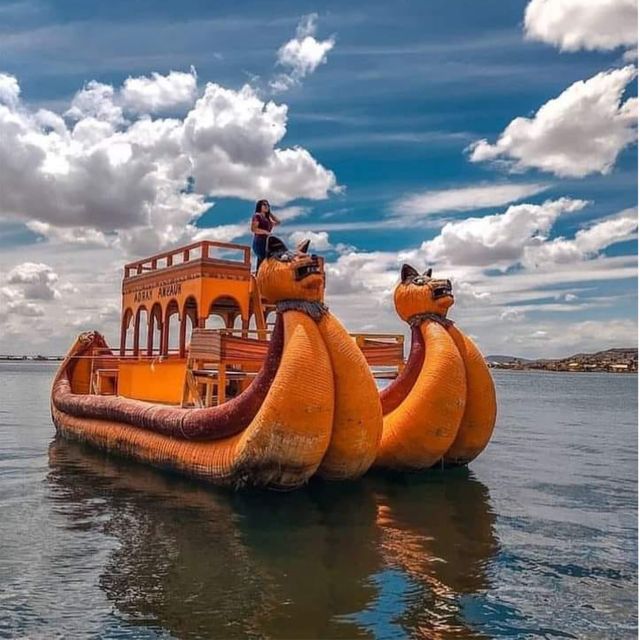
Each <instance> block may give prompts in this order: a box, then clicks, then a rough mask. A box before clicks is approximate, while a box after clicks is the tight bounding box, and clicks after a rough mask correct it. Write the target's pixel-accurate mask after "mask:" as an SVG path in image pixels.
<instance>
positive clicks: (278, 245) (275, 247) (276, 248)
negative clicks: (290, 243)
mask: <svg viewBox="0 0 640 640" xmlns="http://www.w3.org/2000/svg"><path fill="white" fill-rule="evenodd" d="M286 252H287V246H286V245H285V243H284V242H282V240H280V238H276V237H275V236H268V237H267V258H271V257H272V256H279V255H281V254H283V253H286Z"/></svg>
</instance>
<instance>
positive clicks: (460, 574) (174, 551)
mask: <svg viewBox="0 0 640 640" xmlns="http://www.w3.org/2000/svg"><path fill="white" fill-rule="evenodd" d="M49 464H50V472H49V475H48V482H49V495H50V498H51V500H52V501H53V502H54V504H55V505H56V507H55V508H56V510H57V511H58V512H59V513H60V514H61V515H63V516H64V518H65V519H67V520H68V522H69V526H70V527H77V526H82V527H83V528H85V530H86V529H89V530H90V531H92V532H95V535H96V539H98V540H99V539H100V538H101V537H102V536H104V535H107V536H108V537H111V538H114V539H115V540H116V541H117V543H118V545H117V547H116V548H115V549H112V550H111V551H109V555H108V560H107V562H106V564H105V566H104V570H103V571H102V574H101V577H100V588H101V589H102V590H103V591H104V593H105V594H106V596H107V598H108V599H109V600H110V601H111V602H113V604H114V605H115V606H116V608H117V610H118V611H119V612H120V613H121V615H122V617H123V618H124V619H125V620H126V621H127V622H129V623H130V624H132V625H140V626H143V627H153V628H156V629H158V628H161V629H164V630H166V631H168V632H169V633H171V634H172V635H175V636H177V637H180V638H196V637H208V638H218V637H224V638H235V637H237V638H244V637H247V636H260V637H279V638H285V637H292V638H293V637H295V638H303V637H313V638H319V637H331V638H355V637H372V636H376V637H382V636H385V635H394V636H396V637H397V636H398V635H400V636H403V635H409V636H416V635H418V636H423V637H424V636H428V637H438V638H440V637H442V638H445V637H451V638H453V637H455V638H465V637H468V638H478V637H483V636H482V635H481V634H479V633H477V632H475V631H474V630H473V629H472V628H471V626H470V625H469V624H468V623H466V622H465V619H464V616H463V612H462V609H461V604H460V603H461V599H464V597H465V595H468V594H474V593H482V592H483V590H485V589H487V588H488V587H489V581H488V574H487V565H488V564H489V562H490V561H491V559H492V557H493V556H494V555H495V554H496V552H497V540H496V537H495V534H494V515H493V512H492V510H491V507H490V502H489V495H488V491H487V489H486V487H485V486H484V485H483V484H481V483H480V482H478V481H477V480H476V479H474V477H473V474H472V473H471V472H469V471H468V470H466V469H457V470H452V471H447V472H446V473H445V474H439V473H437V472H436V473H431V474H428V475H423V476H403V475H400V476H391V477H386V476H375V477H366V478H364V479H363V480H362V481H360V482H356V483H344V484H342V483H341V484H328V483H324V482H312V483H311V484H310V485H309V486H308V487H306V488H305V489H303V490H300V491H296V492H292V493H285V494H282V493H274V492H237V493H231V492H227V491H224V490H220V489H215V488H211V487H209V486H206V485H202V484H198V483H196V482H192V481H186V480H183V479H180V478H178V477H173V476H170V475H166V474H163V473H161V472H158V471H155V470H153V469H148V468H145V467H143V466H138V465H136V464H134V463H130V462H127V461H122V460H119V459H112V458H110V457H107V456H106V455H104V454H101V453H99V452H95V451H93V450H87V449H86V448H83V447H82V446H81V445H78V444H76V443H71V442H66V441H64V440H60V439H56V440H55V441H54V442H53V443H52V444H51V446H50V449H49ZM104 546H105V547H108V548H111V547H112V543H111V542H109V543H108V544H105V545H104Z"/></svg>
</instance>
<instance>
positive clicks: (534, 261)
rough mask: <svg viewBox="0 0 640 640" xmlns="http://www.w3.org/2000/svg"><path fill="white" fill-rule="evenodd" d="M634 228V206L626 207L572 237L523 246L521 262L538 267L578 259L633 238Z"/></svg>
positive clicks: (636, 218) (635, 213)
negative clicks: (631, 207)
mask: <svg viewBox="0 0 640 640" xmlns="http://www.w3.org/2000/svg"><path fill="white" fill-rule="evenodd" d="M637 231H638V213H637V211H636V209H628V210H625V211H622V212H620V213H619V214H618V215H616V216H613V217H611V218H606V219H604V220H599V221H598V222H596V223H595V224H593V225H592V226H590V227H589V228H587V229H581V230H580V231H578V232H577V233H576V235H575V237H574V238H573V239H569V240H567V239H565V238H554V239H553V240H551V241H548V242H545V243H544V244H541V245H538V246H528V247H525V250H524V256H523V264H524V265H525V266H528V267H533V268H540V267H552V266H554V265H556V264H561V263H571V262H579V261H581V260H585V259H586V258H588V257H590V256H594V255H596V254H598V253H599V252H600V251H602V250H603V249H606V248H607V247H609V246H611V245H613V244H616V243H618V242H623V241H625V240H630V239H632V238H634V237H635V235H636V233H637Z"/></svg>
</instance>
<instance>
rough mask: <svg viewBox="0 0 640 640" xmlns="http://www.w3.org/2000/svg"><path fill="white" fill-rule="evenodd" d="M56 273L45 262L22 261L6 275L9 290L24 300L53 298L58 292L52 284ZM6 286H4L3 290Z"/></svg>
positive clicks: (55, 279)
mask: <svg viewBox="0 0 640 640" xmlns="http://www.w3.org/2000/svg"><path fill="white" fill-rule="evenodd" d="M57 281H58V274H57V273H55V271H54V270H53V269H52V268H51V267H50V266H49V265H47V264H43V263H36V262H23V263H22V264H19V265H16V266H15V267H14V268H13V269H11V271H9V273H8V274H7V277H6V282H7V284H8V285H9V286H10V287H11V289H10V290H12V291H14V292H15V293H17V294H18V295H19V297H20V298H23V299H25V300H53V299H54V298H59V297H60V294H59V293H58V291H57V290H56V289H55V287H54V284H55V283H56V282H57ZM6 291H7V288H5V292H6Z"/></svg>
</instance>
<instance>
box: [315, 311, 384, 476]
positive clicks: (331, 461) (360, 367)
mask: <svg viewBox="0 0 640 640" xmlns="http://www.w3.org/2000/svg"><path fill="white" fill-rule="evenodd" d="M318 327H319V329H320V334H321V336H322V339H323V341H324V344H325V346H326V347H327V350H328V352H329V357H330V359H331V368H332V371H333V384H334V388H335V409H334V417H333V428H332V432H331V442H330V444H329V448H328V450H327V453H326V455H325V457H324V459H323V460H322V464H321V465H320V469H319V470H318V473H319V474H320V475H322V476H324V477H327V478H331V479H336V480H338V479H346V478H357V477H358V476H361V475H363V474H364V473H365V472H366V471H367V470H368V469H369V467H370V466H371V465H372V464H373V461H374V460H375V457H376V453H377V450H378V444H379V442H380V436H381V435H382V409H381V407H380V401H379V399H378V388H377V386H376V383H375V380H374V379H373V376H372V375H371V372H370V370H369V365H368V364H367V361H366V359H365V357H364V355H363V353H362V351H360V349H359V348H358V346H357V345H356V343H355V341H354V340H353V339H352V338H351V336H350V335H349V334H348V333H347V331H346V329H345V328H344V327H343V326H342V324H340V322H339V321H338V320H337V319H336V317H335V316H333V315H332V314H331V313H328V312H327V313H325V314H324V315H323V316H322V317H321V318H320V320H319V321H318Z"/></svg>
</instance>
